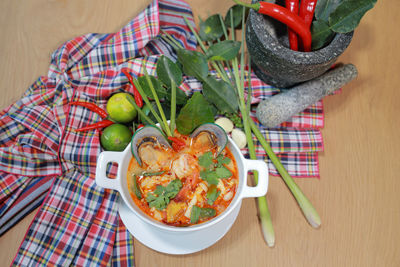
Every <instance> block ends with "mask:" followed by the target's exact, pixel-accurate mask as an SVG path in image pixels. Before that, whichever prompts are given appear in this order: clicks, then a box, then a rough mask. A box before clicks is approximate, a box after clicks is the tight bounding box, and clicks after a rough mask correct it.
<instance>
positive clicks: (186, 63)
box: [177, 49, 208, 80]
mask: <svg viewBox="0 0 400 267" xmlns="http://www.w3.org/2000/svg"><path fill="white" fill-rule="evenodd" d="M177 54H178V60H179V62H180V63H181V64H182V66H183V71H184V72H185V74H186V75H188V76H194V77H196V78H197V79H199V80H202V79H204V78H206V77H207V75H208V63H207V58H206V57H205V56H204V55H203V54H202V53H200V52H197V51H191V50H186V49H178V53H177Z"/></svg>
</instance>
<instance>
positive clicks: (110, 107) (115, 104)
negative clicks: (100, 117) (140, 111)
mask: <svg viewBox="0 0 400 267" xmlns="http://www.w3.org/2000/svg"><path fill="white" fill-rule="evenodd" d="M127 98H129V99H131V100H132V101H135V100H134V98H133V96H132V95H131V94H128V93H117V94H115V95H113V96H111V97H110V99H109V100H108V102H107V112H108V115H110V117H111V119H113V120H115V121H116V122H120V123H126V122H131V121H133V119H134V118H135V117H136V115H137V110H136V109H135V107H134V106H133V105H132V104H131V103H130V102H129V101H128V99H127Z"/></svg>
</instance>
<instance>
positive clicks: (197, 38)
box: [183, 17, 229, 82]
mask: <svg viewBox="0 0 400 267" xmlns="http://www.w3.org/2000/svg"><path fill="white" fill-rule="evenodd" d="M183 19H184V20H185V22H186V24H187V25H188V27H189V29H190V31H191V32H192V33H193V35H194V37H196V40H197V42H198V43H199V45H200V47H201V49H202V50H203V52H204V54H207V48H206V47H205V46H204V44H203V41H202V40H201V38H200V36H199V35H198V34H197V32H196V31H195V30H194V28H193V26H192V25H191V24H190V22H189V20H188V19H187V18H186V17H183ZM210 63H211V65H212V66H213V68H214V69H215V70H216V71H217V73H218V75H219V76H220V77H221V78H222V79H223V80H224V81H226V82H229V80H226V79H225V77H224V75H223V73H222V70H220V69H219V67H218V66H217V64H216V63H215V62H214V61H211V62H210Z"/></svg>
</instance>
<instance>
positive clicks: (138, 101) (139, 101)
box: [121, 69, 143, 108]
mask: <svg viewBox="0 0 400 267" xmlns="http://www.w3.org/2000/svg"><path fill="white" fill-rule="evenodd" d="M121 72H122V73H123V74H125V76H126V78H128V81H129V82H130V84H131V85H132V86H133V98H134V99H135V102H136V105H138V107H139V108H141V107H143V98H142V96H141V95H140V93H139V91H138V89H137V88H136V86H135V84H134V83H133V77H132V75H130V74H129V72H128V70H127V69H122V70H121Z"/></svg>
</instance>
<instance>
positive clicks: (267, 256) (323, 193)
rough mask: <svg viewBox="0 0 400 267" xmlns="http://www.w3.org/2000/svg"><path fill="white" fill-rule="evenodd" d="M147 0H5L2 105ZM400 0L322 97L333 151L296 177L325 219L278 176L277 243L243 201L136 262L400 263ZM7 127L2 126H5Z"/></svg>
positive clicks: (353, 49)
mask: <svg viewBox="0 0 400 267" xmlns="http://www.w3.org/2000/svg"><path fill="white" fill-rule="evenodd" d="M188 2H189V3H190V4H191V6H192V8H193V11H194V13H195V16H196V18H197V16H198V15H200V16H202V17H203V18H204V17H206V16H207V15H211V14H214V13H216V12H221V13H222V14H225V12H226V10H227V8H228V7H229V6H230V5H231V4H232V2H231V1H228V0H220V1H211V0H196V1H195V0H189V1H188ZM146 3H148V1H145V0H141V1H139V0H136V1H128V0H115V1H106V0H85V1H79V0H70V1H66V0H62V1H55V0H25V1H11V0H3V1H1V3H0V13H1V15H0V23H1V27H0V36H1V37H0V38H1V42H0V62H1V64H0V92H1V98H0V108H1V109H3V108H5V107H7V106H8V105H9V104H11V103H13V102H14V101H16V100H17V99H19V98H20V97H21V95H22V94H23V92H24V91H25V90H26V89H27V88H28V86H29V85H30V84H31V83H32V82H33V81H34V80H35V79H36V78H37V77H38V76H40V75H46V74H47V68H48V66H49V59H50V54H51V53H52V52H53V51H54V50H55V49H56V48H57V47H58V46H59V45H60V44H62V43H63V42H64V41H66V40H68V39H70V38H72V37H74V36H77V35H81V34H85V33H88V32H101V33H106V32H114V31H117V30H118V29H119V28H120V27H121V26H123V25H124V24H125V23H126V22H128V21H129V20H130V19H131V18H133V17H134V16H135V15H136V14H137V13H138V12H139V11H140V10H142V9H143V8H144V7H145V6H146ZM399 11H400V2H399V1H378V3H377V4H376V6H375V8H374V9H373V10H371V11H370V12H368V13H367V15H366V16H365V17H364V19H363V20H362V22H361V24H360V26H359V27H358V28H357V30H356V32H355V34H354V38H353V41H352V43H351V44H350V47H349V48H348V49H347V50H346V52H345V53H344V54H343V55H342V56H341V57H340V59H339V61H341V62H344V63H353V64H354V65H356V67H357V68H358V71H359V76H358V78H357V80H355V81H353V82H351V83H350V84H348V85H347V86H345V87H344V88H343V91H342V93H341V94H339V95H335V96H330V97H327V98H326V99H325V100H324V109H325V127H324V129H323V130H322V134H323V138H324V145H325V151H324V152H322V153H320V156H319V160H320V171H321V179H320V180H317V179H297V180H296V181H297V182H298V184H299V186H300V187H301V188H302V190H303V191H304V193H305V194H306V195H307V196H308V197H309V198H310V200H311V201H312V202H313V203H314V205H315V207H316V209H317V210H318V212H319V214H320V216H321V218H322V227H321V228H320V229H318V230H314V229H313V228H311V227H310V226H309V225H308V224H307V222H306V221H305V219H304V218H303V216H302V214H301V212H300V210H299V208H298V207H297V205H296V203H295V201H294V199H293V197H292V196H291V195H290V193H289V191H288V189H287V188H286V186H285V184H284V183H283V182H282V180H281V179H280V178H278V177H272V178H271V179H270V186H269V192H268V201H269V205H270V210H271V215H272V220H273V224H274V228H275V234H276V246H275V247H274V248H272V249H271V248H268V247H267V246H266V245H265V243H264V241H263V239H262V236H261V233H260V229H259V225H258V222H257V217H256V214H257V210H256V205H255V201H254V200H252V199H248V200H244V201H243V205H242V209H241V211H240V214H239V217H238V219H237V221H236V222H235V224H234V226H233V227H232V229H231V230H230V231H229V232H228V234H227V235H226V236H225V237H224V238H223V239H222V240H220V241H219V242H218V243H216V244H215V245H214V246H212V247H210V248H208V249H206V250H204V251H201V252H198V253H196V254H193V255H186V256H170V255H165V254H161V253H158V252H155V251H153V250H151V249H149V248H147V247H145V246H143V245H142V244H140V243H139V242H136V244H135V255H136V264H137V266H192V267H195V266H202V267H203V266H400V253H399V248H400V227H399V225H400V205H399V204H400V196H399V193H398V192H397V190H398V189H399V188H400V179H399V178H400V175H399V173H400V163H399V160H400V157H399V151H400V142H399V137H400V130H399V127H400V104H399V101H400V90H399V89H398V87H399V85H400V75H398V71H399V69H400V64H399V61H400V54H399V52H398V44H399V42H400V35H398V34H396V33H398V26H399V25H400V16H399ZM0 134H1V133H0ZM33 217H34V213H32V214H30V215H29V216H27V217H26V218H25V219H24V220H22V221H21V222H20V223H19V224H18V225H16V226H15V227H14V228H13V229H11V230H10V231H9V232H7V233H6V234H5V235H3V236H2V237H1V238H0V262H1V263H2V265H3V264H5V265H7V264H9V263H10V262H11V261H12V259H13V257H14V255H15V253H16V251H17V249H18V247H19V244H20V242H21V240H22V238H23V236H24V234H25V231H26V229H27V228H28V226H29V223H30V222H31V220H32V218H33Z"/></svg>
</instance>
